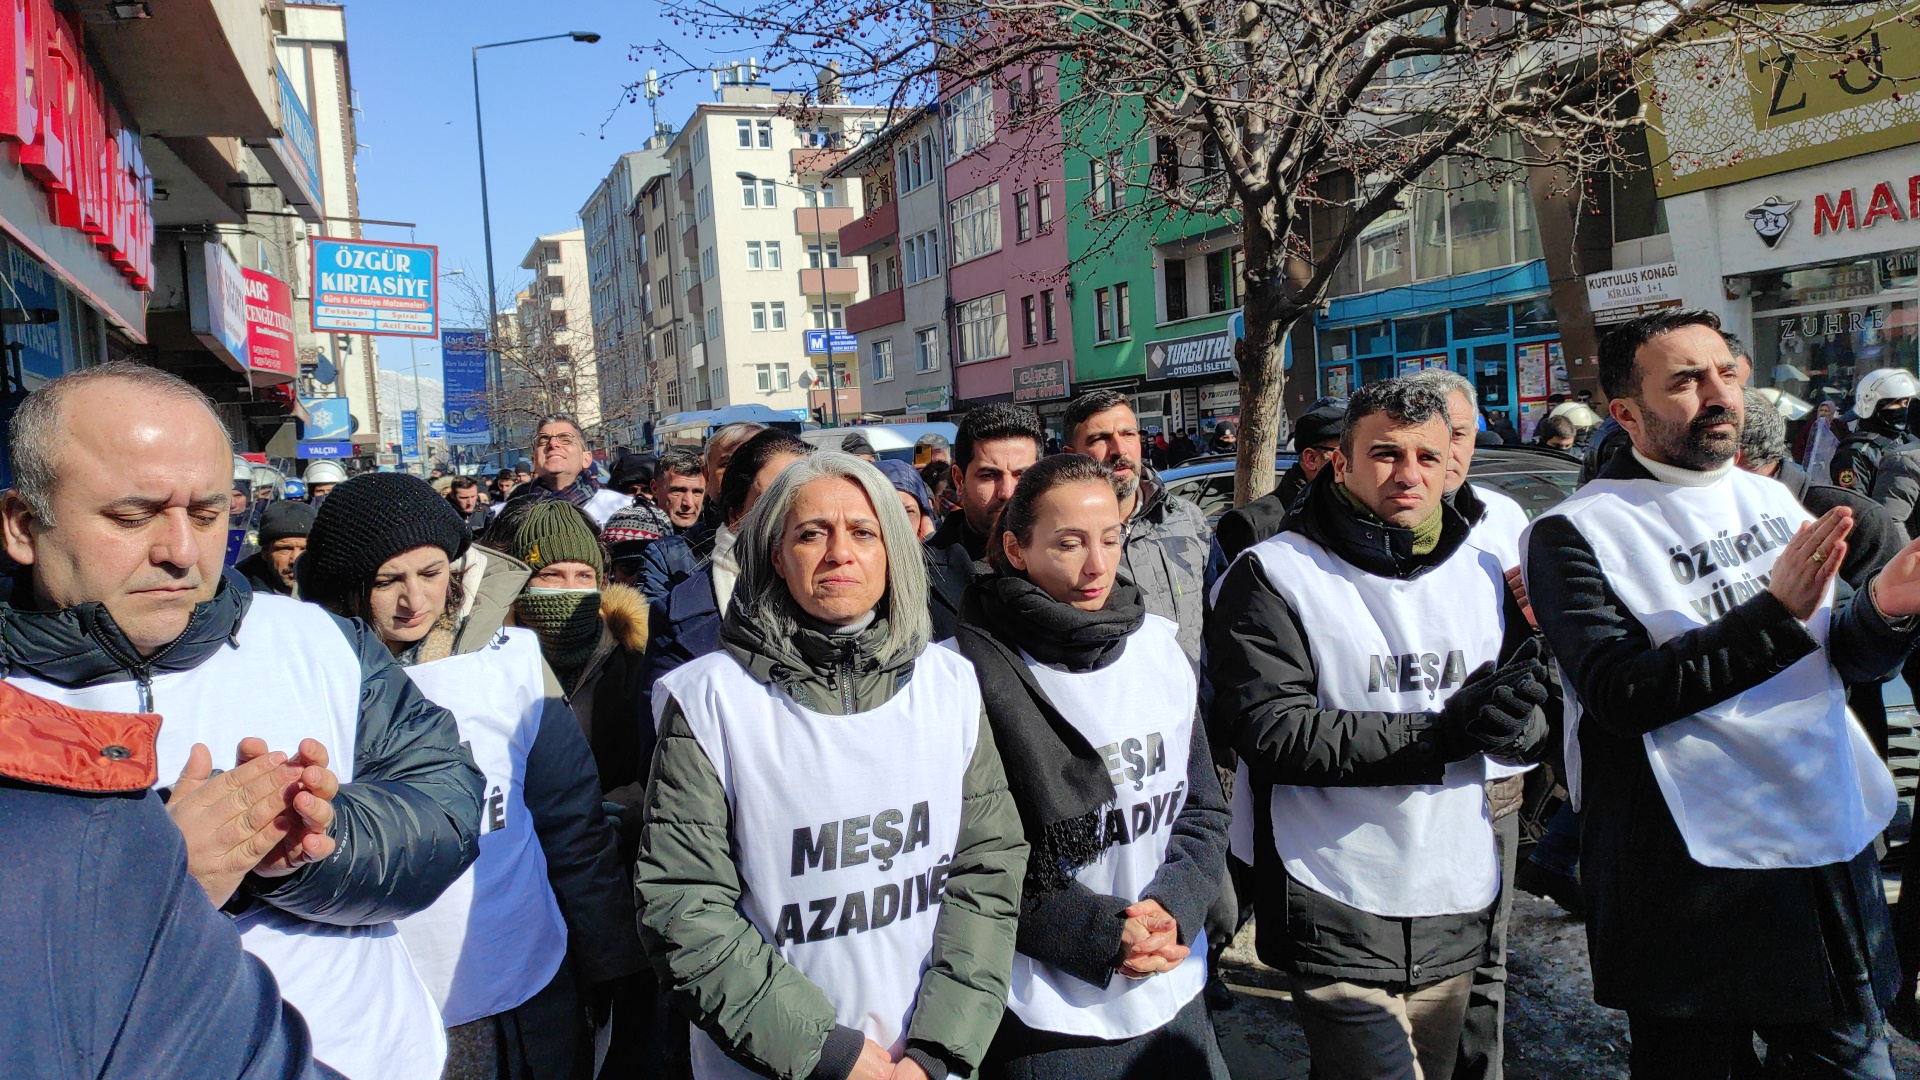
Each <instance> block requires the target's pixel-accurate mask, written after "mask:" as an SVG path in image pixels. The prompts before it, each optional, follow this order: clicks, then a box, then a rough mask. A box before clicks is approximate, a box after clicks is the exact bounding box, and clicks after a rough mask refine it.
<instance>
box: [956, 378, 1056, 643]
mask: <svg viewBox="0 0 1920 1080" xmlns="http://www.w3.org/2000/svg"><path fill="white" fill-rule="evenodd" d="M1046 439H1047V433H1046V430H1045V429H1044V428H1042V427H1041V426H1040V418H1039V417H1037V416H1035V415H1034V414H1033V410H1032V409H1025V408H1022V407H1020V406H1018V405H982V406H979V407H978V408H975V409H973V410H971V411H970V412H968V413H967V415H966V416H964V417H962V418H961V420H960V431H959V434H958V436H957V437H956V438H955V440H954V444H953V468H954V475H955V476H956V477H957V478H958V486H959V489H960V509H959V510H956V511H954V512H952V513H950V514H948V515H947V516H946V519H945V520H943V521H941V522H940V527H939V528H938V529H935V530H934V533H933V535H932V536H929V537H927V595H928V599H929V600H930V601H931V603H930V604H929V605H928V606H929V609H930V610H931V612H932V614H933V636H934V640H936V641H945V640H946V639H947V638H950V637H952V636H953V632H954V628H955V626H956V625H957V624H958V623H959V620H960V598H961V596H962V595H963V594H965V593H966V591H967V586H968V585H969V584H971V583H972V582H973V564H974V563H976V562H979V561H980V560H981V559H984V558H986V557H987V533H988V531H989V530H991V529H992V528H993V519H994V518H995V517H996V516H998V515H999V513H1000V508H1001V507H1003V506H1005V505H1007V500H1008V499H1011V498H1013V486H1014V485H1015V484H1017V483H1019V482H1020V477H1021V476H1022V475H1023V474H1024V473H1025V472H1026V471H1027V470H1028V469H1030V468H1032V467H1033V463H1034V462H1036V461H1039V460H1040V451H1041V448H1042V447H1043V446H1044V445H1045V444H1046Z"/></svg>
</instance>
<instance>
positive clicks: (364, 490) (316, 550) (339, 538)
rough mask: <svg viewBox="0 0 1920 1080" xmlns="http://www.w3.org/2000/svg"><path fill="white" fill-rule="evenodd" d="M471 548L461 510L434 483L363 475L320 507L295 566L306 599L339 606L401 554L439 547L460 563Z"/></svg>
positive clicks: (470, 535)
mask: <svg viewBox="0 0 1920 1080" xmlns="http://www.w3.org/2000/svg"><path fill="white" fill-rule="evenodd" d="M472 542H473V533H472V531H471V530H469V529H468V528H467V523H466V522H465V521H463V520H462V519H461V517H460V513H459V511H457V510H455V509H454V508H453V506H452V504H450V503H448V502H447V500H446V499H444V498H442V497H441V496H440V495H439V493H437V492H435V491H434V490H433V485H431V484H429V483H427V482H426V481H425V480H422V479H420V478H419V477H417V476H410V475H408V474H406V473H362V474H361V475H359V476H356V477H354V478H353V479H351V480H349V481H347V482H346V483H344V484H341V485H340V486H339V487H337V488H334V489H333V493H332V494H330V495H328V496H327V501H326V502H324V503H321V504H320V511H319V513H318V514H317V515H315V517H314V521H313V528H312V530H311V531H309V532H308V534H307V550H306V552H305V553H304V554H302V555H301V556H300V561H299V563H298V564H296V569H295V574H296V575H297V576H298V578H299V580H300V597H301V599H303V600H311V601H313V602H314V603H316V604H320V605H322V606H324V607H330V608H339V607H341V606H343V604H344V602H345V601H346V599H347V597H349V596H351V595H353V594H354V593H355V592H358V591H360V590H362V589H365V588H366V587H367V584H368V583H369V582H371V581H372V580H373V575H374V574H376V573H378V572H379V570H380V566H381V564H383V563H385V562H386V561H387V560H388V559H391V558H393V557H394V556H395V555H398V554H400V553H401V552H405V551H412V550H413V549H414V548H417V547H428V546H432V547H437V548H439V549H440V550H442V551H444V552H446V553H447V558H449V559H457V558H459V557H460V556H461V555H462V554H463V553H465V552H466V550H467V545H469V544H471V543H472Z"/></svg>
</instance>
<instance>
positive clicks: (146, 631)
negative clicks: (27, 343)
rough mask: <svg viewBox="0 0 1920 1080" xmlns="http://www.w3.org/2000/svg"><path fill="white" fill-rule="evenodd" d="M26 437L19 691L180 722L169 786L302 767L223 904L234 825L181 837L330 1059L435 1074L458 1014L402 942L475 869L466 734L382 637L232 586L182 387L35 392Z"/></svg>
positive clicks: (321, 1054)
mask: <svg viewBox="0 0 1920 1080" xmlns="http://www.w3.org/2000/svg"><path fill="white" fill-rule="evenodd" d="M11 435H12V446H11V449H12V455H13V464H14V470H15V478H16V484H15V486H14V488H13V489H12V490H10V491H8V492H7V493H6V496H5V499H4V501H3V502H0V519H3V520H4V526H5V540H6V547H7V553H8V554H9V555H10V556H11V557H12V558H13V559H14V561H15V562H17V563H19V564H20V565H21V566H22V567H23V568H24V571H23V578H22V579H21V580H20V581H19V582H18V583H17V584H16V588H15V592H14V596H13V602H12V603H11V604H10V605H8V606H4V607H0V635H3V636H4V638H5V640H6V642H7V649H6V659H7V671H6V676H7V678H8V680H9V681H11V682H13V683H15V684H16V685H23V686H24V687H25V688H27V689H29V690H30V691H31V692H32V693H34V694H37V695H39V696H42V697H47V698H51V699H54V700H56V701H60V702H62V703H65V704H71V705H76V706H84V707H86V708H90V709H97V710H105V711H113V712H126V713H133V712H141V713H151V712H158V713H161V714H162V715H164V716H165V717H166V723H165V725H164V726H163V727H162V728H161V731H160V736H159V745H158V755H159V756H158V769H159V775H161V776H165V777H174V776H180V777H188V776H192V777H193V778H195V779H204V778H205V777H207V776H208V775H210V773H211V771H212V769H213V768H214V767H218V768H223V769H234V768H236V767H238V766H240V765H244V764H246V763H247V762H249V761H251V760H253V759H256V758H258V757H259V756H260V755H263V754H268V753H272V752H278V753H284V754H286V755H287V757H288V759H289V763H290V764H293V765H295V766H297V767H299V774H298V775H299V779H298V780H296V781H293V782H292V783H294V784H296V785H297V787H298V791H297V794H294V795H293V796H292V803H291V809H290V811H289V812H288V813H287V814H286V815H285V817H286V819H287V823H288V831H287V833H286V835H285V838H284V839H283V840H281V841H280V842H279V843H278V844H276V845H275V846H274V847H273V848H272V850H271V851H270V852H269V853H268V854H267V855H266V856H265V857H264V858H261V859H259V860H258V861H257V863H255V864H253V865H252V866H251V869H250V872H249V873H247V874H246V875H245V878H244V880H243V881H242V882H241V884H240V886H239V888H238V890H237V891H235V890H234V889H233V888H232V886H231V885H228V886H225V887H224V888H223V889H216V888H215V887H214V886H213V885H212V884H211V882H212V881H213V880H214V879H215V878H216V877H218V876H220V870H221V868H220V865H219V852H218V851H217V850H216V849H218V848H220V847H221V845H220V843H219V842H218V841H219V838H220V835H221V831H220V828H219V827H218V824H217V823H212V824H208V825H206V826H200V825H196V824H193V823H190V822H188V821H187V820H185V819H178V818H177V819H176V824H179V825H180V826H181V832H182V834H183V836H184V837H185V840H186V849H187V869H188V870H189V872H191V873H192V874H193V876H194V877H195V879H196V880H199V881H200V882H201V883H202V885H203V886H205V887H207V891H208V894H209V895H210V896H212V895H221V896H222V902H223V903H224V905H225V907H226V909H227V910H228V911H230V912H231V913H233V914H234V915H235V920H234V922H235V926H236V927H237V928H238V929H239V930H240V936H241V941H242V943H243V944H244V945H245V946H246V948H247V950H248V951H249V952H252V953H253V954H254V955H256V956H259V957H260V958H261V959H262V960H263V961H265V962H266V964H267V967H268V968H269V969H271V970H272V971H273V974H274V977H275V979H276V980H277V981H278V983H279V986H280V992H281V994H282V995H284V996H285V997H286V999H287V1000H288V1001H289V1002H291V1003H293V1005H294V1006H295V1007H297V1008H299V1009H300V1011H301V1013H302V1014H303V1015H304V1016H305V1017H306V1019H307V1023H308V1025H309V1027H310V1028H311V1029H312V1033H313V1045H314V1056H315V1057H317V1058H319V1059H321V1060H323V1061H325V1062H326V1063H327V1064H328V1065H330V1066H332V1067H334V1068H336V1069H338V1070H339V1071H341V1072H342V1073H345V1074H347V1075H349V1076H353V1077H355V1078H356V1080H383V1078H388V1077H410V1076H424V1075H437V1074H438V1073H439V1072H440V1069H441V1065H442V1059H443V1058H444V1057H445V1045H446V1044H445V1042H444V1037H443V1035H442V1028H441V1026H440V1016H439V1013H438V1010H437V1009H436V1008H435V1006H434V1003H433V1000H432V998H431V997H430V996H429V995H428V993H427V990H426V987H424V986H423V985H421V983H420V980H419V977H418V976H416V975H415V974H414V972H413V966H412V962H411V960H410V959H409V958H408V956H407V953H406V949H405V947H404V946H402V945H401V944H400V943H399V939H398V937H397V935H396V934H395V933H394V930H393V927H392V925H391V924H392V923H393V922H394V921H395V920H397V919H400V918H403V917H405V916H407V915H411V914H413V913H415V912H418V911H420V910H422V909H424V908H426V907H427V906H428V905H429V904H431V903H433V901H434V900H436V899H438V898H439V896H440V894H441V892H443V891H444V890H445V889H446V888H447V886H448V885H450V884H452V883H453V881H454V880H455V879H456V878H458V877H459V876H460V874H461V872H462V871H463V870H465V869H466V867H467V866H468V864H470V863H472V862H473V860H474V859H475V858H476V857H477V856H478V855H479V833H480V816H481V814H480V812H481V794H482V791H481V789H482V777H481V775H480V772H479V770H478V769H476V768H475V767H474V764H473V758H472V756H471V755H470V754H469V753H468V752H467V750H466V749H465V748H463V747H462V746H461V738H460V732H459V729H458V728H457V727H456V726H455V724H454V719H453V716H452V714H450V713H448V712H447V711H446V710H445V709H443V708H441V707H439V706H437V705H435V704H433V703H432V702H430V701H428V700H427V699H426V698H424V697H422V696H421V694H420V692H419V690H417V689H415V687H414V685H413V683H412V681H411V680H410V679H408V678H407V674H406V672H405V671H403V670H402V669H401V668H400V667H399V666H398V665H397V664H395V663H394V661H393V657H392V655H391V654H390V653H389V652H388V650H387V647H386V646H385V645H383V644H381V642H380V641H379V639H378V638H376V637H375V636H374V635H373V633H372V631H370V630H368V629H367V627H366V625H365V624H364V623H361V622H358V621H354V622H348V621H347V620H345V619H340V618H337V617H335V616H333V615H331V614H329V613H327V612H325V611H323V610H322V609H320V608H318V607H316V606H314V605H312V604H304V603H300V602H299V601H296V600H293V599H290V598H287V597H282V596H276V595H270V594H258V595H256V594H255V593H254V592H252V591H251V590H250V589H248V588H247V586H246V584H245V582H244V581H243V580H242V579H241V578H240V577H239V576H238V575H237V574H232V573H227V574H224V575H223V574H222V573H221V563H222V561H223V559H224V556H225V536H226V528H227V505H228V491H229V482H230V481H229V474H230V470H231V454H230V451H229V439H228V436H227V433H226V431H225V430H224V428H223V426H222V424H221V422H220V418H219V416H218V415H217V414H215V413H214V411H213V406H212V405H211V404H210V403H209V402H208V401H207V400H206V398H205V396H204V395H202V394H201V393H200V392H199V391H198V390H196V389H194V388H193V387H192V386H190V385H188V384H187V383H185V382H183V381H181V380H180V379H179V378H178V377H176V376H173V375H170V374H168V373H166V372H164V371H161V370H159V369H157V368H153V367H148V366H145V365H139V364H132V363H109V364H102V365H99V366H96V367H90V368H83V369H81V370H79V371H76V372H74V373H72V374H70V375H66V376H63V377H61V378H59V379H55V380H54V381H52V382H50V383H47V384H46V385H44V386H42V387H40V388H39V389H37V390H35V391H34V392H33V393H32V394H31V395H29V396H28V398H27V400H26V402H25V403H24V404H22V405H21V406H20V409H19V411H18V412H17V413H16V414H15V415H14V418H13V430H12V433H11ZM196 820H197V819H196ZM225 894H231V897H230V899H229V898H226V895H225Z"/></svg>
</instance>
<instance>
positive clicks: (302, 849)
mask: <svg viewBox="0 0 1920 1080" xmlns="http://www.w3.org/2000/svg"><path fill="white" fill-rule="evenodd" d="M265 753H267V744H266V742H265V741H264V740H261V739H242V740H240V752H239V756H238V760H240V761H241V762H247V761H251V760H253V759H255V758H258V757H259V756H261V755H263V754H265ZM327 761H328V758H327V748H326V747H325V746H323V745H321V744H320V741H319V740H318V739H301V740H300V752H299V753H297V754H295V755H294V756H293V757H292V758H290V759H288V761H287V764H288V765H289V766H294V767H297V768H298V769H299V770H300V775H299V778H298V783H299V788H298V790H297V791H296V792H295V793H294V795H293V796H292V798H291V799H289V800H288V804H287V812H286V814H285V823H286V829H287V832H286V836H285V838H284V839H282V840H281V841H280V843H278V844H276V845H275V846H274V848H273V850H272V851H270V852H268V853H267V856H266V857H265V858H263V859H261V860H260V863H259V865H257V866H255V867H254V868H253V872H254V873H256V874H259V875H260V876H261V877H269V878H275V877H286V876H287V875H288V874H291V873H293V872H294V871H295V870H298V869H300V868H301V867H303V866H305V865H307V864H308V863H316V862H319V861H320V860H322V859H324V858H326V857H327V856H329V855H331V854H333V850H334V847H335V846H336V845H335V844H334V840H333V837H332V835H331V832H332V829H333V797H334V796H335V795H338V794H339V793H340V780H339V779H338V778H337V777H335V776H334V775H333V770H331V769H329V768H327Z"/></svg>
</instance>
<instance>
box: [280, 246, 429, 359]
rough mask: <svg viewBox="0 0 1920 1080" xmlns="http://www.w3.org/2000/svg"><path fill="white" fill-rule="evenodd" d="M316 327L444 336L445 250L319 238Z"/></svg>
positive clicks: (315, 256) (315, 274) (315, 271)
mask: <svg viewBox="0 0 1920 1080" xmlns="http://www.w3.org/2000/svg"><path fill="white" fill-rule="evenodd" d="M309 246H310V247H312V249H313V329H314V330H315V331H316V332H318V333H326V332H328V331H340V332H346V333H367V334H392V335H394V336H396V337H439V336H440V317H439V308H440V275H439V261H440V249H439V248H436V247H432V246H430V245H427V244H395V243H386V242H375V241H370V240H344V239H339V238H336V237H330V236H316V237H314V238H313V240H312V242H311V244H310V245H309Z"/></svg>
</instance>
